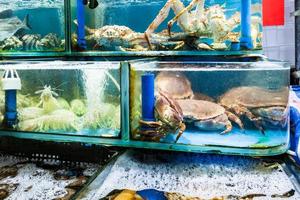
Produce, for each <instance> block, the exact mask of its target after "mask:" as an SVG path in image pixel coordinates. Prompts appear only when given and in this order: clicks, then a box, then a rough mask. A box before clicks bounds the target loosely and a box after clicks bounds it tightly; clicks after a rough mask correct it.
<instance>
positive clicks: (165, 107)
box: [140, 92, 185, 143]
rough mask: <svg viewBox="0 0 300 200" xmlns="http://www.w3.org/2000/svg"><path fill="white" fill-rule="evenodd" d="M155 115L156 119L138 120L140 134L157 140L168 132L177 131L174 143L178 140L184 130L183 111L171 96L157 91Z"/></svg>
mask: <svg viewBox="0 0 300 200" xmlns="http://www.w3.org/2000/svg"><path fill="white" fill-rule="evenodd" d="M155 117H156V119H157V121H144V120H140V124H141V126H142V129H141V130H140V134H141V135H142V136H145V137H148V138H152V140H159V139H160V138H162V137H164V136H165V135H166V134H168V133H170V132H177V130H178V134H177V136H176V139H175V143H176V142H177V141H178V139H179V138H180V136H181V135H182V133H183V132H184V131H185V124H184V123H183V113H182V110H181V108H180V106H179V105H178V103H177V102H176V100H174V99H173V98H171V97H169V96H167V95H165V94H164V93H162V92H158V93H157V95H156V103H155Z"/></svg>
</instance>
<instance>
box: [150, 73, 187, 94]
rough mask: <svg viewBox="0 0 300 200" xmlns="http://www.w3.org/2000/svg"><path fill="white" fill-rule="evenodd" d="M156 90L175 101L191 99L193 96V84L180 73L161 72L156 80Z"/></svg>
mask: <svg viewBox="0 0 300 200" xmlns="http://www.w3.org/2000/svg"><path fill="white" fill-rule="evenodd" d="M155 88H156V91H160V92H162V93H164V94H166V95H168V96H170V97H172V98H173V99H189V98H191V97H192V96H193V90H192V87H191V82H190V81H189V80H188V79H187V77H186V76H185V75H184V74H182V73H180V72H160V73H159V74H158V75H157V76H156V79H155Z"/></svg>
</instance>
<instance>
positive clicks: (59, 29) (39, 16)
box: [13, 8, 65, 37]
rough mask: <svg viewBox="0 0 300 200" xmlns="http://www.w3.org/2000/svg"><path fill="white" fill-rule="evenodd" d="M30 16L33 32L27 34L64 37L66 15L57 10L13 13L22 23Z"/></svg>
mask: <svg viewBox="0 0 300 200" xmlns="http://www.w3.org/2000/svg"><path fill="white" fill-rule="evenodd" d="M27 14H28V15H29V25H30V26H31V27H32V29H31V30H25V33H27V34H40V35H41V36H42V37H43V36H45V35H47V34H48V33H55V34H57V35H58V36H59V37H64V28H65V27H64V25H63V24H64V18H63V17H64V14H63V13H62V12H61V11H60V10H59V9H56V8H37V9H22V10H16V11H14V12H13V15H14V16H17V17H18V18H20V19H21V20H22V21H23V19H24V18H25V16H26V15H27Z"/></svg>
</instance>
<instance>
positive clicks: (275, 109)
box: [219, 86, 289, 133]
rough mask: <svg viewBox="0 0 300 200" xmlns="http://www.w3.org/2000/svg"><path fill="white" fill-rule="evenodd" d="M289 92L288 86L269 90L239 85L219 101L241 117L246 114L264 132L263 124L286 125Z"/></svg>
mask: <svg viewBox="0 0 300 200" xmlns="http://www.w3.org/2000/svg"><path fill="white" fill-rule="evenodd" d="M288 94H289V91H288V88H283V89H280V90H268V89H264V88H260V87H246V86H245V87H237V88H233V89H231V90H229V91H228V92H226V93H225V94H224V95H223V96H221V98H220V100H219V103H220V104H221V105H222V106H224V107H225V108H226V110H228V111H231V112H233V113H235V114H236V115H238V116H239V117H241V116H246V117H247V118H248V119H249V120H250V121H252V122H253V123H254V125H255V126H256V127H257V128H258V129H260V130H261V131H262V132H263V133H264V128H263V125H265V126H275V127H284V126H286V123H287V116H288V114H287V112H288V109H287V108H288V107H287V105H288Z"/></svg>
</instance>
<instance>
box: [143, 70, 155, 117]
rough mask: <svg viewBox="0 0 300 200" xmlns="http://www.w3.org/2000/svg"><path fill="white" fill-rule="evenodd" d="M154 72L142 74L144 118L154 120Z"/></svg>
mask: <svg viewBox="0 0 300 200" xmlns="http://www.w3.org/2000/svg"><path fill="white" fill-rule="evenodd" d="M154 106H155V96H154V74H145V75H142V119H143V120H144V121H154V120H155V116H154Z"/></svg>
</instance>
